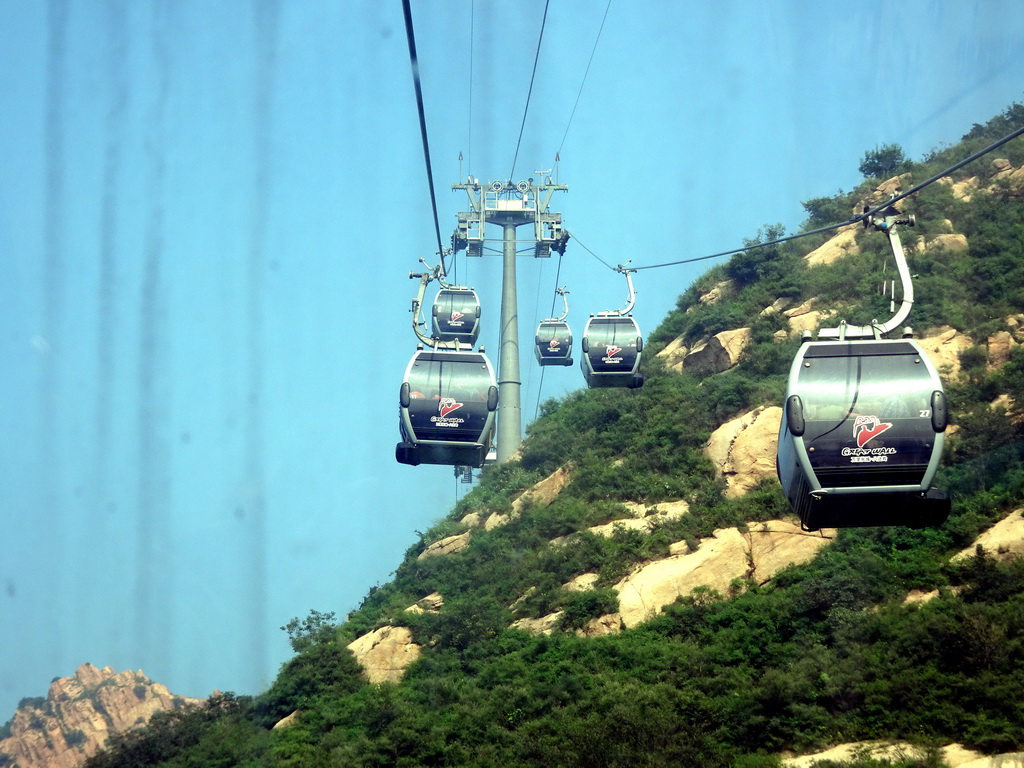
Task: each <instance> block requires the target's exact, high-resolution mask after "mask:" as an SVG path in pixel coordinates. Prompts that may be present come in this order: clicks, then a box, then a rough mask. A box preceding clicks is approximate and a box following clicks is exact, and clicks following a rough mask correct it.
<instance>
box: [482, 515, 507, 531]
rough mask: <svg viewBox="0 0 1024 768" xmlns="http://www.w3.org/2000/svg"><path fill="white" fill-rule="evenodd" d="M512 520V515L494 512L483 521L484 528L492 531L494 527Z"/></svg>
mask: <svg viewBox="0 0 1024 768" xmlns="http://www.w3.org/2000/svg"><path fill="white" fill-rule="evenodd" d="M511 522H512V515H505V514H502V513H501V512H494V513H492V514H491V515H489V516H488V517H487V519H486V520H485V521H484V530H485V531H493V530H494V529H495V528H500V527H501V526H503V525H508V524H509V523H511Z"/></svg>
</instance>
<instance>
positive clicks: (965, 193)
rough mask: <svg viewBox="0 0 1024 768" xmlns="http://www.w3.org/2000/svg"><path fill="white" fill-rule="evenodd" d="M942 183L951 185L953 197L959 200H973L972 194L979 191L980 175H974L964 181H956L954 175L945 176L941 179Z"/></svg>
mask: <svg viewBox="0 0 1024 768" xmlns="http://www.w3.org/2000/svg"><path fill="white" fill-rule="evenodd" d="M939 183H940V184H946V185H948V186H949V188H950V191H951V192H952V193H953V197H955V198H956V199H957V200H963V201H964V202H965V203H969V202H970V201H971V196H972V195H973V194H974V193H975V192H977V191H978V177H977V176H972V177H971V178H969V179H964V180H963V181H954V180H953V177H952V176H943V177H942V178H941V179H939Z"/></svg>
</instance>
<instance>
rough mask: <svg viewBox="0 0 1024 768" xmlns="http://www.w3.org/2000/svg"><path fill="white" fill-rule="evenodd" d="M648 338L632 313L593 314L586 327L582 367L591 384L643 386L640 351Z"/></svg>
mask: <svg viewBox="0 0 1024 768" xmlns="http://www.w3.org/2000/svg"><path fill="white" fill-rule="evenodd" d="M643 347H644V340H643V337H642V336H641V334H640V327H639V326H638V325H637V323H636V320H634V319H633V318H632V317H630V316H629V315H623V314H618V313H608V314H605V313H601V314H598V315H592V316H591V317H590V319H589V320H587V325H586V327H585V328H584V329H583V340H582V348H583V356H582V357H581V358H580V368H581V369H582V370H583V377H584V378H585V379H586V381H587V386H588V387H592V388H593V387H631V388H636V387H642V386H643V383H644V377H643V376H642V375H641V374H640V353H641V352H642V351H643Z"/></svg>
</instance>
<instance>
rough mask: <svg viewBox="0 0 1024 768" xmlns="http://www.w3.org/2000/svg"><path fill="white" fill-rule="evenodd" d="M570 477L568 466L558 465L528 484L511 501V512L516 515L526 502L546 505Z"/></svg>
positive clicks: (541, 505) (567, 482) (560, 490)
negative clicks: (548, 473) (542, 476)
mask: <svg viewBox="0 0 1024 768" xmlns="http://www.w3.org/2000/svg"><path fill="white" fill-rule="evenodd" d="M571 479H572V472H571V471H570V469H569V467H559V468H558V469H556V470H555V471H554V472H552V473H551V474H550V475H548V476H547V477H545V478H544V479H543V480H541V481H540V482H538V483H536V484H534V485H532V486H530V487H529V488H527V489H526V490H525V491H523V492H522V493H521V494H519V496H517V497H516V499H515V501H513V502H512V513H513V514H514V515H518V514H519V513H520V512H522V511H523V508H524V507H525V506H526V505H527V504H533V505H535V506H538V507H546V506H547V505H548V504H550V503H551V502H552V501H554V500H555V497H556V496H557V495H558V494H560V493H561V492H562V489H564V488H565V486H567V485H568V484H569V480H571Z"/></svg>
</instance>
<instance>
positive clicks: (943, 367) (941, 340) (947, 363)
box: [918, 326, 974, 379]
mask: <svg viewBox="0 0 1024 768" xmlns="http://www.w3.org/2000/svg"><path fill="white" fill-rule="evenodd" d="M918 343H919V344H920V345H921V348H922V349H924V351H925V352H926V353H927V355H928V357H929V358H930V359H931V361H932V365H934V366H935V367H936V368H937V369H938V370H939V373H941V374H943V376H947V377H949V378H950V379H956V378H958V377H959V376H960V353H961V352H963V351H964V350H965V349H967V348H968V347H972V346H974V345H973V343H972V342H971V340H970V339H969V338H968V337H967V336H965V335H964V334H962V333H960V331H958V330H956V329H955V328H950V327H949V326H944V327H942V328H938V329H937V330H935V331H934V332H933V333H932V334H931V335H929V336H926V337H925V338H923V339H919V340H918Z"/></svg>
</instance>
